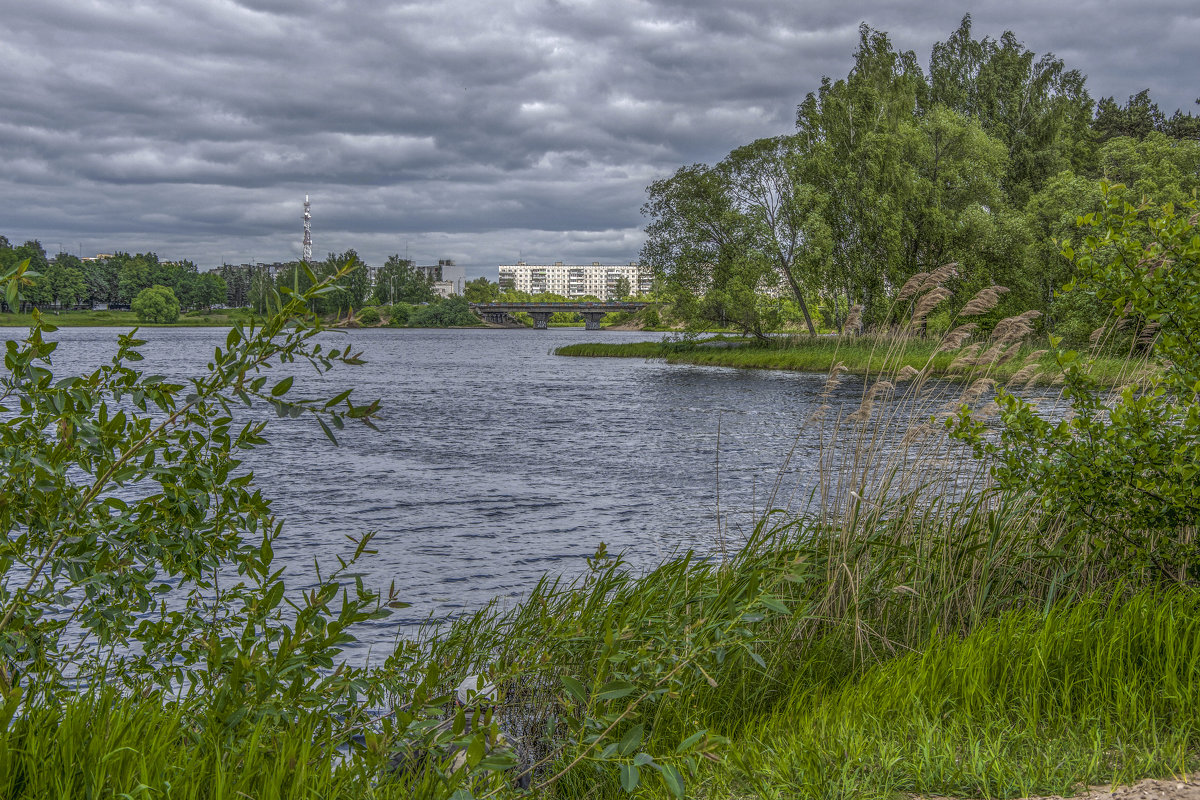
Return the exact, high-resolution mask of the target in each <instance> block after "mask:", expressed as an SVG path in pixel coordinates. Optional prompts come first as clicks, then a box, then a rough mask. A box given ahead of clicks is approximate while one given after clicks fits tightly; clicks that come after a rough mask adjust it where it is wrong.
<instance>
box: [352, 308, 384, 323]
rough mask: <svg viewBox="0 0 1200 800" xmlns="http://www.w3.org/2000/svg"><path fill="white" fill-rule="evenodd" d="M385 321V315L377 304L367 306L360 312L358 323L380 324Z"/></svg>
mask: <svg viewBox="0 0 1200 800" xmlns="http://www.w3.org/2000/svg"><path fill="white" fill-rule="evenodd" d="M382 321H383V317H382V316H380V314H379V309H378V308H375V306H366V307H364V308H362V309H360V310H359V312H358V324H360V325H368V326H370V325H378V324H379V323H380V322H382Z"/></svg>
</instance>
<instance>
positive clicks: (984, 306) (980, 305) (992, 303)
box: [958, 286, 1008, 317]
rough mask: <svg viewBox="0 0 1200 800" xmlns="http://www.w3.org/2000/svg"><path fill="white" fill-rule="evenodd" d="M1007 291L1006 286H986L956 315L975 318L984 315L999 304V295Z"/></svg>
mask: <svg viewBox="0 0 1200 800" xmlns="http://www.w3.org/2000/svg"><path fill="white" fill-rule="evenodd" d="M1007 291H1008V287H1007V286H988V287H987V288H985V289H980V290H979V291H978V292H976V293H975V296H974V297H972V298H971V299H970V300H968V301H967V304H966V305H965V306H963V308H962V311H959V312H958V315H959V316H960V317H977V316H979V315H980V314H986V313H987V312H989V311H991V310H992V309H993V308H995V307H996V304H997V303H999V302H1000V295H1002V294H1004V293H1005V292H1007Z"/></svg>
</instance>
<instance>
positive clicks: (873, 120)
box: [796, 25, 926, 322]
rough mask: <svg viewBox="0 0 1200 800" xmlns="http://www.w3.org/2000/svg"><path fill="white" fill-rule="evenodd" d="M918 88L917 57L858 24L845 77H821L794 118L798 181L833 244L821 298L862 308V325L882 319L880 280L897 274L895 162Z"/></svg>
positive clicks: (899, 179) (902, 185) (900, 223)
mask: <svg viewBox="0 0 1200 800" xmlns="http://www.w3.org/2000/svg"><path fill="white" fill-rule="evenodd" d="M925 91H926V85H925V79H924V75H923V74H922V72H921V69H920V67H919V66H918V65H917V61H916V56H915V55H914V54H913V53H912V52H911V51H907V52H903V53H897V52H896V51H894V50H893V49H892V45H891V42H890V41H889V40H888V37H887V35H886V34H885V33H882V32H880V31H876V30H874V29H872V28H870V27H869V26H867V25H862V26H861V27H860V28H859V47H858V50H857V51H856V52H855V54H854V67H853V68H852V69H851V71H850V74H849V75H848V76H847V77H846V78H845V79H843V80H839V81H836V82H833V81H831V80H830V79H829V78H823V79H822V81H821V87H820V89H818V90H817V91H816V92H815V93H812V92H810V93H809V94H808V95H807V96H806V97H805V99H804V102H802V103H801V104H800V106H799V108H798V109H797V113H796V130H797V134H798V139H799V148H800V153H801V155H800V169H799V179H800V180H801V181H802V182H803V183H804V184H806V185H809V186H812V187H813V188H814V189H815V190H816V191H817V192H818V193H819V196H820V198H821V200H822V202H821V203H820V204H819V205H818V208H819V214H820V217H821V218H822V219H823V221H824V228H825V230H827V231H828V233H827V235H828V237H829V242H830V248H829V253H828V257H827V259H825V263H824V264H823V265H822V266H821V269H822V271H823V275H824V279H823V281H822V284H823V286H824V287H825V291H826V292H828V293H829V295H831V296H828V297H827V298H826V300H827V302H828V303H830V305H832V306H833V307H841V308H848V307H850V306H852V305H855V304H860V305H862V306H863V317H864V319H865V320H866V321H868V322H871V321H879V320H881V319H882V317H883V313H884V310H885V308H886V306H887V299H888V298H887V286H888V283H887V276H888V275H898V274H902V271H903V270H902V269H901V264H902V262H903V260H904V252H905V251H904V247H905V237H904V207H905V203H906V202H907V198H908V196H909V194H910V192H911V190H912V186H911V182H910V181H909V180H907V176H906V174H905V172H904V170H903V169H902V168H901V164H900V158H901V154H902V152H903V146H902V138H903V135H902V128H903V127H904V126H905V125H906V124H907V123H910V122H911V120H912V119H913V115H914V114H915V113H916V111H917V103H918V98H919V97H921V96H922V95H923V94H924V93H925ZM814 199H815V198H814ZM823 235H825V234H823ZM839 297H840V298H841V299H842V302H838V299H839Z"/></svg>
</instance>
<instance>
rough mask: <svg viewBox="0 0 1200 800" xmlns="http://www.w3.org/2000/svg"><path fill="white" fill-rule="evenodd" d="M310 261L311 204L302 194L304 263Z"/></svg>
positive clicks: (306, 196)
mask: <svg viewBox="0 0 1200 800" xmlns="http://www.w3.org/2000/svg"><path fill="white" fill-rule="evenodd" d="M311 261H312V206H310V205H309V202H308V195H304V263H305V264H307V263H309V262H311Z"/></svg>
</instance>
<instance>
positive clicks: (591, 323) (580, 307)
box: [471, 300, 651, 331]
mask: <svg viewBox="0 0 1200 800" xmlns="http://www.w3.org/2000/svg"><path fill="white" fill-rule="evenodd" d="M648 305H651V303H638V302H633V301H625V300H610V301H609V302H607V303H471V310H472V311H474V312H475V313H476V314H478V315H479V316H481V317H483V319H484V321H485V322H491V323H493V324H495V325H503V324H504V323H505V322H510V321H511V320H512V317H511V315H512V314H516V313H517V312H518V311H524V312H525V313H526V314H528V315H529V316H531V317H533V327H535V328H537V329H538V330H543V331H544V330H545V329H546V328H547V327H549V324H550V315H551V314H555V313H558V312H559V311H568V312H570V311H573V312H575V313H577V314H582V315H583V326H584V328H586V329H587V330H589V331H598V330H600V320H601V319H603V318H604V315H605V314H610V313H612V312H613V311H640V310H641V309H643V308H645V307H646V306H648Z"/></svg>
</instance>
